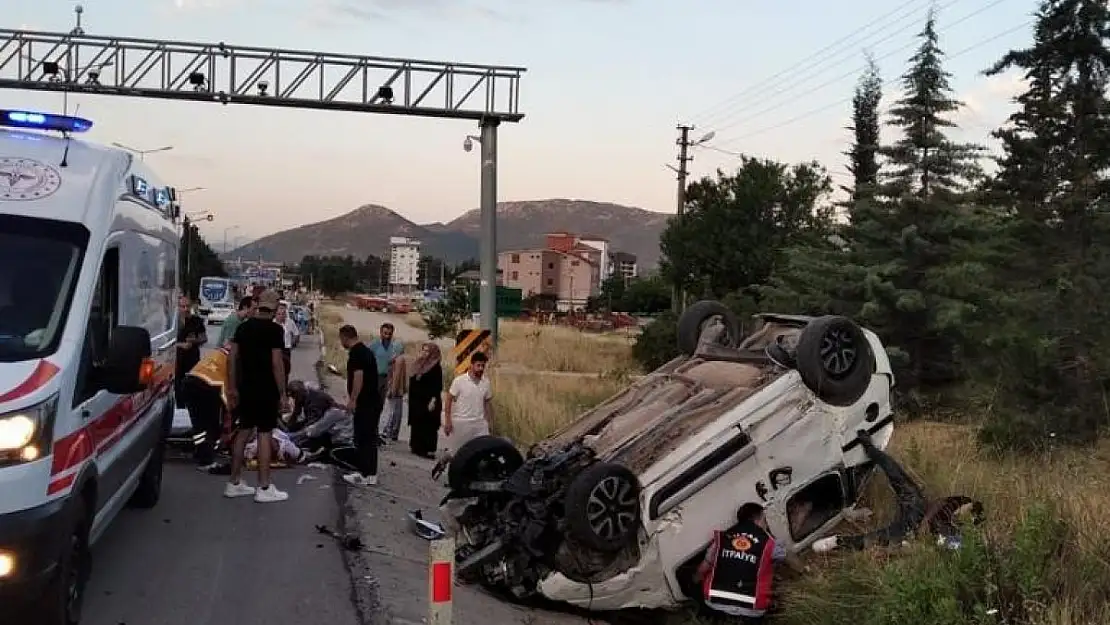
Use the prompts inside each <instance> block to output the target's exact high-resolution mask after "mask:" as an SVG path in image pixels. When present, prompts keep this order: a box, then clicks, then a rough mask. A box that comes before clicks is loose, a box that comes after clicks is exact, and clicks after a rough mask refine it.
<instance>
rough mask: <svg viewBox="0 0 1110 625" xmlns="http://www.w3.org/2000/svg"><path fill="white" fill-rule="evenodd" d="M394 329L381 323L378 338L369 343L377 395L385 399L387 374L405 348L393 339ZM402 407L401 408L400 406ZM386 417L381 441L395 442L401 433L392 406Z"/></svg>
mask: <svg viewBox="0 0 1110 625" xmlns="http://www.w3.org/2000/svg"><path fill="white" fill-rule="evenodd" d="M394 333H395V329H394V327H393V324H392V323H388V322H387V323H383V324H382V325H381V327H380V328H378V338H376V339H374V340H373V341H371V342H370V351H372V352H374V358H375V360H376V361H377V363H378V378H377V385H378V395H379V396H380V397H387V396H388V394H389V372H390V371H391V370H392V369H393V361H394V360H395V359H396V358H397V357H398V356H400V355H402V354H404V353H405V346H404V345H403V344H402V343H401V341H399V340H396V339H394V338H393V335H394ZM402 407H403V406H402ZM387 408H388V414H387V415H385V416H386V427H385V432H384V433H383V434H384V435H383V436H382V440H383V441H385V442H388V441H389V440H394V441H395V440H397V439H398V438H399V437H400V433H401V415H400V414H395V413H394V410H393V408H394V405H393V404H392V403H390V404H389V405H388V406H387Z"/></svg>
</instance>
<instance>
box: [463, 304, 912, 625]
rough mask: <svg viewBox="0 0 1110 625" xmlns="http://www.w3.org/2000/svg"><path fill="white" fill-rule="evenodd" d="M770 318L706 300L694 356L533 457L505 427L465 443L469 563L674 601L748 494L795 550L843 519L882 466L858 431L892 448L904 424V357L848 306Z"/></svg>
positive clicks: (473, 575)
mask: <svg viewBox="0 0 1110 625" xmlns="http://www.w3.org/2000/svg"><path fill="white" fill-rule="evenodd" d="M757 318H758V319H759V320H761V321H762V325H761V327H760V328H759V329H758V330H757V331H755V332H754V333H753V334H751V335H750V336H748V337H746V338H744V339H743V340H741V339H740V337H739V333H738V330H739V324H738V323H737V320H736V318H735V316H734V315H733V313H732V312H730V311H729V310H728V309H727V308H725V307H724V306H722V305H721V304H719V303H716V302H708V301H706V302H698V303H697V304H695V305H693V306H691V307H690V308H688V309H687V310H686V311H685V313H684V314H683V315H682V317H681V319H680V320H679V324H678V342H679V346H680V347H681V350H682V353H683V355H682V356H680V357H678V358H676V359H674V360H672V361H671V362H669V363H667V364H666V365H664V366H663V367H661V368H660V369H658V370H656V371H654V372H653V373H651V374H649V375H647V376H645V377H644V378H641V379H640V380H639V381H637V382H636V383H635V384H633V385H632V386H631V387H629V388H628V389H626V390H625V391H623V392H621V393H620V394H618V395H616V396H614V397H612V398H611V399H609V400H608V401H606V402H604V403H602V404H601V405H599V406H597V407H596V408H594V409H592V410H590V411H589V412H587V413H586V414H584V415H582V416H581V418H579V419H578V420H577V421H575V422H574V423H572V424H570V425H569V426H567V427H565V428H563V429H562V430H561V431H559V432H556V433H555V434H553V435H551V436H550V437H548V438H547V439H545V440H543V441H541V442H540V443H538V444H536V445H535V446H533V447H532V448H531V449H530V450H529V451H528V452H527V454H526V456H522V454H521V453H520V452H518V451H517V449H516V448H515V447H514V446H513V445H512V443H510V442H509V441H506V440H504V439H501V438H497V437H493V436H487V437H481V438H478V439H475V440H473V441H471V442H470V443H468V444H466V445H464V446H463V447H462V448H461V449H459V451H458V452H457V453H456V455H455V457H454V458H453V460H452V462H451V464H450V466H449V468H448V483H449V486H450V489H451V492H450V493H449V494H448V496H447V497H446V498H445V500H444V502H443V506H442V508H443V511H444V512H445V514H444V518H445V522H446V524H447V527H448V528H449V529H450V530H451V531H453V532H455V534H456V537H457V543H456V544H457V554H456V555H457V571H458V575H459V576H460V578H461V579H463V580H465V581H470V582H480V583H482V584H483V585H485V586H487V587H489V588H490V589H492V590H496V591H499V592H502V593H506V594H509V595H511V596H513V597H515V598H527V597H533V596H541V597H545V598H547V599H552V600H557V601H562V602H566V603H569V604H573V605H575V606H578V607H583V608H588V609H591V610H618V609H625V608H637V607H639V608H672V607H676V606H678V605H679V604H681V603H683V602H685V601H686V600H687V599H692V598H694V597H695V596H697V594H698V589H697V586H696V585H695V584H694V583H693V574H694V569H695V568H696V566H697V563H698V562H699V561H700V560H701V559H702V557H703V554H704V553H705V550H706V548H707V546H708V543H709V540H710V538H711V536H712V534H713V532H714V530H718V529H724V528H725V527H728V526H729V525H731V523H732V522H733V521H732V519H734V518H735V514H736V510H737V508H739V506H740V505H742V504H743V503H745V502H749V501H750V502H758V503H762V504H763V505H764V506H765V508H766V510H767V516H768V519H769V521H770V527H771V531H772V533H773V534H774V535H775V536H776V538H777V539H778V540H779V541H780V543H782V544H783V545H785V546H786V547H787V548H788V549H790V550H793V551H800V550H803V549H805V548H807V547H808V546H809V545H811V544H812V543H813V541H815V540H817V539H818V538H820V537H821V536H822V534H823V533H825V532H827V531H829V530H830V529H831V528H832V527H833V526H835V525H836V524H837V523H838V522H840V521H841V520H842V519H843V518H844V517H845V515H846V514H848V513H849V512H850V511H851V510H852V508H853V507H854V505H855V503H856V501H857V499H858V497H859V495H860V493H861V491H862V489H863V487H864V483H865V481H866V479H867V477H868V476H869V475H870V474H871V473H872V471H873V469H874V467H873V466H872V464H871V463H870V462H868V460H867V458H866V456H865V454H864V452H863V450H862V448H861V447H860V446H859V444H858V440H857V432H858V431H859V430H866V431H867V432H869V434H870V436H871V439H872V441H873V442H874V443H875V444H876V446H878V447H879V448H880V449H884V448H885V447H886V446H887V444H888V443H889V441H890V438H891V435H892V433H893V427H894V426H893V421H892V418H891V403H890V401H891V388H892V387H893V384H894V377H893V374H892V372H891V367H890V362H889V360H888V359H887V356H886V354H885V351H884V349H883V346H882V343H881V342H880V340H879V338H878V337H877V336H876V335H875V334H874V333H873V332H871V331H869V330H867V329H864V328H861V327H860V326H859V325H857V324H856V323H854V322H853V321H852V320H850V319H847V318H844V317H816V318H814V317H803V316H795V315H779V314H764V315H757ZM799 503H805V504H808V505H805V506H798V504H799ZM788 510H790V511H791V512H793V514H788ZM797 510H801V511H802V514H798V513H796V511H797ZM807 510H808V512H807Z"/></svg>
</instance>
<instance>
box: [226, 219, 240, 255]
mask: <svg viewBox="0 0 1110 625" xmlns="http://www.w3.org/2000/svg"><path fill="white" fill-rule="evenodd" d="M238 229H239V226H228V227H226V228H224V254H227V233H228V232H231V231H232V230H238Z"/></svg>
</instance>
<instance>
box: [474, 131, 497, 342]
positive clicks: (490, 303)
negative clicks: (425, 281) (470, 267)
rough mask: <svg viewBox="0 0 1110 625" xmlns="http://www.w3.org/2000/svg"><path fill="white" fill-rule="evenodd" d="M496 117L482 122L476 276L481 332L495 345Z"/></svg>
mask: <svg viewBox="0 0 1110 625" xmlns="http://www.w3.org/2000/svg"><path fill="white" fill-rule="evenodd" d="M499 124H500V120H498V119H497V118H489V119H483V120H482V123H481V129H482V132H481V144H482V145H481V148H482V150H481V151H482V190H481V198H482V203H481V209H480V211H479V212H480V214H481V223H482V236H481V256H480V266H479V269H478V271H479V274H480V275H481V280H480V285H481V292H480V294H479V296H478V303H479V306H478V310H479V311H480V312H481V320H482V329H483V330H489V331H490V339H491V342H492V343H493V345H494V346H495V347H496V346H497V335H498V332H497V126H498V125H499Z"/></svg>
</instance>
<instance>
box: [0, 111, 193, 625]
mask: <svg viewBox="0 0 1110 625" xmlns="http://www.w3.org/2000/svg"><path fill="white" fill-rule="evenodd" d="M91 126H92V122H90V121H88V120H85V119H80V118H76V117H68V116H61V115H52V114H46V113H35V112H29V111H11V110H0V155H2V156H0V484H3V487H2V488H0V605H2V606H3V612H4V613H5V615H18V617H17V619H16V620H17V621H19V622H21V623H28V624H30V623H34V624H35V625H76V624H77V623H78V622H79V620H80V614H81V604H82V600H83V598H84V594H85V589H86V586H87V584H88V581H89V575H90V571H91V564H92V559H91V558H90V556H91V553H92V545H93V544H94V543H95V542H96V541H97V540H98V539H99V538H100V537H101V536H102V535H103V534H104V531H105V529H106V528H107V527H108V525H109V524H110V523H111V522H112V520H113V519H114V518H115V517H116V515H117V513H118V512H119V511H120V510H121V509H122V508H123V507H124V505H126V504H128V503H129V502H130V503H131V504H132V505H134V506H136V507H141V508H152V507H154V506H155V505H156V504H157V503H158V499H159V497H160V495H161V490H162V459H163V457H164V450H165V440H166V434H167V432H168V431H169V429H170V424H171V422H172V419H173V411H174V401H173V393H172V389H173V376H174V358H175V351H176V350H175V349H174V343H175V341H176V335H177V314H176V300H177V297H176V295H177V289H178V284H177V272H176V271H174V268H176V267H177V266H178V265H177V263H178V240H179V235H178V227H179V226H178V222H177V218H178V217H179V214H180V213H179V210H180V209H179V208H178V207H177V206H176V192H175V191H174V190H173V189H172V188H170V187H168V186H166V185H165V184H164V183H162V182H160V181H159V180H158V178H157V176H155V174H154V172H153V171H152V170H150V169H148V168H147V167H146V165H145V164H144V163H143V162H142V161H141V160H140V159H137V158H135V157H133V156H132V155H131V154H128V153H127V152H125V151H123V150H116V149H113V148H108V147H104V146H99V145H95V144H92V143H86V142H84V141H79V140H77V139H74V138H72V135H73V133H78V132H83V131H85V130H88V129H89V128H90V127H91ZM43 131H50V132H57V133H62V134H57V135H54V134H49V133H46V132H43ZM63 134H64V136H63Z"/></svg>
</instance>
